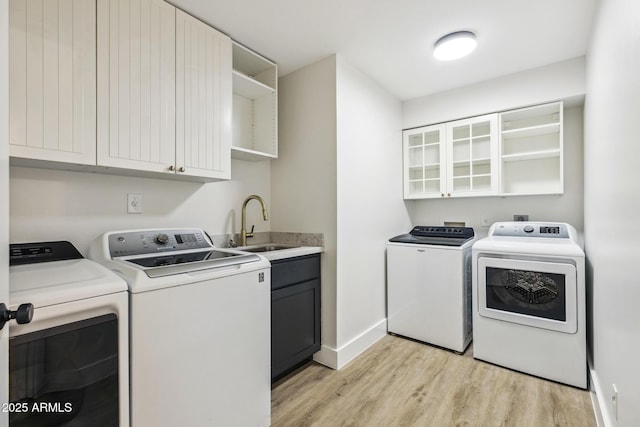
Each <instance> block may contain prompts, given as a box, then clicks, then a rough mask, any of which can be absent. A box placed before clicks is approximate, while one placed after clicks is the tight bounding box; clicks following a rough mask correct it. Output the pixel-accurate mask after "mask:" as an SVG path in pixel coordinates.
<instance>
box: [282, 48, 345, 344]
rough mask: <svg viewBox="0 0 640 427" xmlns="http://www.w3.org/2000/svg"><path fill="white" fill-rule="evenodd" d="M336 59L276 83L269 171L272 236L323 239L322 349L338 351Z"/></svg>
mask: <svg viewBox="0 0 640 427" xmlns="http://www.w3.org/2000/svg"><path fill="white" fill-rule="evenodd" d="M335 69H336V59H335V56H331V57H329V58H326V59H324V60H322V61H320V62H317V63H315V64H311V65H309V66H307V67H304V68H302V69H300V70H298V71H295V72H293V73H290V74H287V75H286V76H284V77H282V78H280V79H279V81H278V104H279V105H278V135H279V136H278V139H279V141H278V159H277V160H273V161H272V165H271V200H272V205H273V208H272V213H273V215H272V218H273V220H272V224H271V229H272V230H273V231H291V232H305V233H323V234H324V254H323V256H322V272H321V274H322V296H321V298H322V343H323V345H326V346H329V347H332V348H335V346H336V218H337V213H336V210H337V207H336V92H335V86H336V73H335Z"/></svg>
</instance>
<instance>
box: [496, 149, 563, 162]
mask: <svg viewBox="0 0 640 427" xmlns="http://www.w3.org/2000/svg"><path fill="white" fill-rule="evenodd" d="M551 157H560V149H556V150H543V151H531V152H527V153H518V154H506V155H503V156H502V161H504V162H519V161H523V160H536V159H548V158H551Z"/></svg>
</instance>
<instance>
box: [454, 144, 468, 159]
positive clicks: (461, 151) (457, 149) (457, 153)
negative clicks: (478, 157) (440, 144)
mask: <svg viewBox="0 0 640 427" xmlns="http://www.w3.org/2000/svg"><path fill="white" fill-rule="evenodd" d="M468 160H469V140H462V141H458V142H454V143H453V161H454V162H460V161H468Z"/></svg>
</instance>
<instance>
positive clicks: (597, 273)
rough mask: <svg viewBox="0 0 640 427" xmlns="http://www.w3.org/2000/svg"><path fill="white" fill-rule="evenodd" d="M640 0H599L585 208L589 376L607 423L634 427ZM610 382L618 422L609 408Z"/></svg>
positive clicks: (639, 326)
mask: <svg viewBox="0 0 640 427" xmlns="http://www.w3.org/2000/svg"><path fill="white" fill-rule="evenodd" d="M639 28H640V3H639V2H638V1H637V0H603V1H602V3H601V5H600V13H599V14H598V15H597V21H596V24H595V27H594V32H593V35H592V40H591V43H590V46H589V50H588V55H587V58H588V61H587V98H586V102H585V156H584V157H585V174H584V180H585V212H584V220H585V223H584V230H585V243H586V254H587V261H588V264H589V266H588V270H589V271H588V274H587V279H588V291H589V292H588V296H589V297H590V298H589V304H590V306H591V309H592V313H591V315H592V318H591V319H590V320H591V322H590V323H591V327H592V329H591V331H590V335H591V337H590V338H591V339H590V343H589V344H590V348H591V355H592V359H593V360H592V363H591V364H592V367H593V371H592V376H593V378H594V380H595V381H594V384H593V385H594V386H595V387H596V391H597V394H598V397H599V399H600V402H601V409H603V415H604V418H605V422H607V425H610V426H625V427H631V426H638V425H640V366H639V365H638V354H640V310H639V309H638V301H640V281H639V280H638V263H639V262H640V255H639V252H638V244H637V240H638V239H637V230H638V219H639V218H640V217H639V215H638V212H640V168H639V167H638V159H639V158H640V143H639V138H638V119H639V118H640V77H639V76H640V31H639ZM613 384H616V386H617V388H618V392H619V396H618V399H619V400H618V417H617V418H618V419H617V421H616V417H615V414H614V411H613V404H612V399H611V398H612V385H613Z"/></svg>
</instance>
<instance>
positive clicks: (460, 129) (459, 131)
mask: <svg viewBox="0 0 640 427" xmlns="http://www.w3.org/2000/svg"><path fill="white" fill-rule="evenodd" d="M470 136H471V135H469V125H463V126H456V127H454V128H453V139H462V138H469V137H470Z"/></svg>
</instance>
